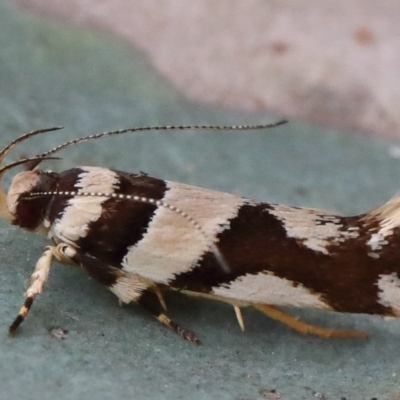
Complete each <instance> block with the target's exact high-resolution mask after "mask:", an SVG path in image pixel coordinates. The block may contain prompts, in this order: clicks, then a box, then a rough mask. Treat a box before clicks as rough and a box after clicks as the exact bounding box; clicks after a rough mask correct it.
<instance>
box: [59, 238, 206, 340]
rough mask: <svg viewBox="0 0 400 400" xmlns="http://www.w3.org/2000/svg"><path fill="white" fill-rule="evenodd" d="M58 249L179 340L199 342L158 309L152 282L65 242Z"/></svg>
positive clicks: (160, 299)
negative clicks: (169, 330)
mask: <svg viewBox="0 0 400 400" xmlns="http://www.w3.org/2000/svg"><path fill="white" fill-rule="evenodd" d="M62 251H63V253H64V254H65V255H66V257H67V258H68V259H70V260H72V261H73V262H74V263H75V264H77V265H81V266H82V267H83V268H84V269H85V270H86V271H87V272H88V274H89V275H90V276H91V277H93V278H94V279H96V280H97V281H98V282H100V283H102V284H103V285H105V286H106V287H107V288H108V289H109V290H110V291H111V292H113V293H114V294H115V295H116V296H117V297H118V299H119V300H120V302H121V303H130V302H135V303H138V304H139V305H140V306H142V307H143V308H145V309H146V310H147V311H149V312H150V313H151V314H153V315H154V317H155V318H156V319H157V320H158V321H160V322H161V323H162V324H164V325H166V326H168V328H170V329H172V330H173V331H174V332H176V333H177V334H178V335H180V336H181V337H182V338H183V339H186V340H189V341H190V342H193V343H196V344H199V343H200V340H199V339H198V338H197V336H196V334H195V333H194V332H192V331H191V330H189V329H185V328H183V327H181V326H180V325H179V324H177V323H176V322H174V321H172V320H171V319H170V318H169V317H168V316H167V315H166V314H164V313H163V312H161V311H160V309H159V306H160V305H161V307H162V308H163V309H164V310H165V309H166V305H165V302H164V299H163V297H162V292H161V290H160V288H159V287H157V286H156V285H155V284H154V283H153V282H150V281H147V280H145V279H143V278H141V277H140V276H138V275H135V274H129V273H126V272H124V271H123V270H121V269H119V268H115V267H113V266H111V265H108V264H107V263H105V262H103V261H101V260H99V259H97V258H95V257H93V256H91V255H89V254H84V253H80V252H79V250H78V249H75V248H73V247H71V246H68V245H65V246H64V247H63V248H62Z"/></svg>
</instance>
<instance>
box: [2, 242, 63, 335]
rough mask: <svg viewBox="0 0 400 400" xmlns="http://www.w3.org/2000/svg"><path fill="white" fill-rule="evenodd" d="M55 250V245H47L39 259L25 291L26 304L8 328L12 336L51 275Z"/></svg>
mask: <svg viewBox="0 0 400 400" xmlns="http://www.w3.org/2000/svg"><path fill="white" fill-rule="evenodd" d="M55 251H56V248H55V247H53V246H49V247H46V249H45V251H44V253H43V255H42V256H41V257H40V258H39V260H38V261H37V263H36V266H35V269H34V270H33V273H32V275H31V279H30V281H29V284H28V288H27V290H26V292H25V302H24V305H23V306H22V307H21V309H20V310H19V313H18V315H17V317H16V318H15V319H14V322H13V323H12V324H11V325H10V328H9V330H8V333H9V335H10V336H13V335H14V333H15V331H16V330H17V328H18V327H19V326H20V325H21V323H22V322H23V321H24V319H25V318H26V316H27V315H28V314H29V310H30V309H31V307H32V304H33V301H34V300H35V297H36V295H38V294H40V293H42V292H43V289H44V285H45V283H46V281H47V278H48V276H49V272H50V267H51V262H52V259H53V256H54V252H55Z"/></svg>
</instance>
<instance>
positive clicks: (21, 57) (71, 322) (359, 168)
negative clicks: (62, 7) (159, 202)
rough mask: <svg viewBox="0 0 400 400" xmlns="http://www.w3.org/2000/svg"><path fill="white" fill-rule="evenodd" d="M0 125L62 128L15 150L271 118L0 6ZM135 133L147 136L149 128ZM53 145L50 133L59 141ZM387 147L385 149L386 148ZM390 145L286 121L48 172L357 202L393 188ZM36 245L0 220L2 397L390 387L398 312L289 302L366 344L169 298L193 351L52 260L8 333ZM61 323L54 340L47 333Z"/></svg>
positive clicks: (385, 395)
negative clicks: (196, 91)
mask: <svg viewBox="0 0 400 400" xmlns="http://www.w3.org/2000/svg"><path fill="white" fill-rule="evenodd" d="M0 46H1V47H0V49H1V51H0V82H1V90H0V110H1V114H0V128H1V139H0V140H1V141H0V145H4V144H6V143H8V141H10V140H11V138H14V137H15V136H16V135H17V134H18V133H21V132H23V131H26V130H31V129H35V128H39V127H44V126H52V125H65V126H66V127H67V129H65V131H62V132H60V133H58V134H56V136H51V135H48V136H43V137H42V138H41V139H37V140H35V141H32V142H31V143H32V144H30V145H29V146H26V147H23V146H21V149H20V150H16V151H15V153H14V155H15V157H19V156H20V155H21V153H26V152H30V153H35V152H39V151H42V150H44V149H46V148H47V147H49V146H50V145H52V144H55V143H58V142H59V141H61V140H65V139H66V138H71V137H73V136H77V135H81V134H86V133H92V132H98V131H103V130H108V129H116V128H121V127H127V126H138V125H146V124H160V123H162V124H164V123H167V124H169V123H174V124H177V123H184V124H186V123H189V122H190V123H192V122H194V123H246V122H257V121H262V120H264V121H265V120H267V121H270V120H272V119H273V118H271V117H269V118H267V117H263V116H251V115H244V114H238V113H237V114H235V113H233V112H223V111H218V110H211V109H207V108H205V107H199V106H196V105H193V104H189V103H188V102H185V101H184V100H183V99H182V98H181V97H180V96H179V95H178V94H177V93H176V92H174V90H173V89H172V88H171V87H170V86H169V84H168V83H166V82H165V81H164V80H163V79H162V78H161V77H159V76H158V75H157V74H156V72H155V71H153V69H152V68H151V67H150V66H149V65H148V64H147V62H146V61H144V59H143V57H142V55H141V54H139V53H137V52H133V51H131V50H130V49H128V48H126V47H124V46H123V45H121V44H119V43H118V42H117V41H114V40H112V39H110V38H107V37H104V36H101V35H100V34H94V33H90V32H83V31H77V30H76V29H67V28H65V27H62V26H61V25H58V24H55V23H52V24H49V23H46V22H44V21H41V20H39V19H36V18H33V17H26V16H22V15H21V14H19V13H16V12H13V11H10V9H8V8H6V7H5V6H3V5H1V3H0ZM145 136H146V137H145ZM60 138H62V139H60ZM392 144H393V143H392ZM392 144H391V143H389V142H383V141H381V142H378V141H376V140H372V139H370V138H368V137H366V136H365V135H364V136H361V135H357V134H353V135H349V134H347V133H340V132H338V131H335V130H332V129H331V130H328V129H322V128H315V127H314V128H311V127H309V126H305V125H304V124H298V123H292V124H291V125H289V126H286V127H284V128H279V131H278V130H276V131H275V132H273V131H269V132H257V133H254V132H253V133H235V134H231V133H227V134H215V133H207V134H199V133H192V132H190V133H185V132H181V133H177V134H160V133H154V134H141V135H137V136H135V137H131V138H128V137H121V138H119V139H108V140H104V141H99V142H98V143H96V144H95V145H86V146H78V147H76V148H75V149H72V150H69V151H68V152H65V153H64V155H65V158H66V160H65V161H62V162H61V164H60V165H59V166H58V168H68V167H70V166H73V165H77V164H81V165H82V164H94V165H104V166H109V167H116V168H120V169H124V170H129V171H139V170H143V171H146V172H149V173H151V174H152V175H154V176H159V177H163V178H168V179H171V180H179V181H185V182H189V183H192V184H197V185H201V186H204V187H208V188H215V189H219V190H225V191H229V192H234V191H235V192H236V191H240V193H241V194H243V195H246V196H248V197H254V198H257V199H260V200H265V201H280V202H285V203H292V204H299V205H307V206H314V207H315V206H319V207H323V208H332V209H336V210H338V211H342V212H345V213H353V212H354V213H356V212H361V211H363V210H365V209H368V208H370V207H372V206H374V205H377V204H379V203H380V202H381V201H383V200H385V199H387V198H388V197H390V196H391V195H393V194H394V193H395V192H396V191H397V189H398V187H399V184H400V180H399V172H400V162H399V160H397V159H393V158H390V157H389V153H388V149H389V147H390V146H391V145H392ZM45 243H46V240H45V239H44V238H41V237H39V236H35V235H30V234H27V233H24V232H22V231H20V230H18V229H16V228H12V227H8V226H6V224H5V223H2V224H1V225H0V257H1V265H2V268H3V271H2V274H1V275H0V304H1V307H0V321H1V324H0V328H1V329H0V332H1V331H2V332H3V334H0V354H1V364H0V398H1V399H18V400H24V399H41V400H46V399H55V398H56V399H58V400H63V399H69V400H74V399H96V400H102V399H110V398H115V399H147V398H155V399H157V398H159V399H189V398H190V399H217V398H218V399H232V400H234V399H237V400H238V399H259V398H261V397H260V395H259V391H260V390H264V389H268V390H270V389H276V390H277V391H278V392H279V393H280V394H281V396H282V399H286V400H288V399H289V400H292V399H293V400H297V399H315V398H318V397H317V395H316V393H321V394H324V395H325V396H326V398H327V399H339V398H340V397H341V396H344V397H346V398H347V399H348V400H350V399H351V400H354V399H355V400H357V399H371V398H372V397H374V396H377V397H378V398H379V399H380V400H381V399H389V398H390V397H391V396H393V395H394V394H398V393H400V375H399V374H400V368H399V365H400V363H399V359H400V349H399V344H398V343H399V337H400V321H390V322H387V321H383V320H382V319H380V318H373V317H367V316H354V315H339V314H330V313H322V312H308V311H301V312H299V313H298V314H301V315H302V316H304V317H305V318H306V319H307V320H309V321H314V322H315V323H318V324H321V325H324V326H332V327H346V328H348V327H352V328H359V329H363V330H366V331H368V332H370V333H371V336H372V338H371V340H369V341H362V340H348V341H339V340H331V341H325V340H321V339H315V338H310V337H301V336H299V335H297V334H295V333H293V332H291V331H289V330H288V329H287V328H286V327H284V326H282V325H280V324H279V323H276V322H273V321H271V320H269V319H267V318H264V317H263V316H262V315H260V314H258V313H256V312H253V311H250V310H245V313H244V314H245V320H246V326H247V332H246V333H242V332H241V331H240V330H239V328H238V326H237V323H236V321H235V318H234V314H233V310H232V309H231V308H229V307H227V306H225V305H219V304H215V303H211V302H203V301H195V300H192V299H186V298H184V297H182V296H172V298H170V299H169V304H170V313H171V314H172V315H173V317H174V318H175V319H176V320H177V321H179V322H181V323H182V324H183V325H185V326H188V327H190V328H192V329H193V330H195V331H196V332H197V333H198V335H199V336H200V337H201V339H202V340H203V345H202V346H198V347H196V346H194V345H192V344H190V343H187V342H184V341H182V340H181V339H180V338H178V337H176V336H175V335H174V334H172V333H170V332H169V331H167V330H166V329H164V328H163V327H162V326H160V325H159V324H158V323H157V322H156V321H154V320H153V319H152V318H151V317H149V316H148V315H147V314H145V313H144V312H142V311H141V310H138V309H137V308H136V307H134V306H129V307H124V308H120V307H118V305H117V302H116V299H115V297H114V296H113V295H112V294H110V293H108V292H107V291H105V290H104V289H103V288H102V287H100V286H99V285H97V284H96V283H94V282H92V281H89V280H88V279H87V278H86V276H85V275H84V274H82V273H80V272H79V271H77V270H74V269H71V268H66V267H63V266H59V265H56V266H55V268H54V270H53V271H52V274H51V277H50V281H49V284H48V290H47V291H46V293H45V294H44V295H42V296H41V297H40V299H38V301H37V302H36V303H35V305H34V307H33V312H32V314H31V315H30V317H29V319H28V320H27V321H26V323H25V324H24V325H23V328H22V329H21V331H20V332H19V335H18V337H17V338H15V339H10V338H8V337H7V336H6V330H7V325H8V324H9V322H11V321H12V319H13V317H14V316H15V313H16V312H17V309H18V307H19V306H20V304H21V302H22V293H23V290H24V285H25V283H26V281H27V279H28V278H29V275H30V272H31V269H32V267H33V265H34V263H35V261H36V260H37V258H38V257H39V255H40V254H41V250H42V248H43V246H44V245H45ZM54 326H57V327H62V328H65V329H69V330H70V335H69V337H68V338H67V339H66V340H65V341H61V340H57V339H55V338H53V337H52V336H51V335H50V334H49V333H48V329H49V328H51V327H54Z"/></svg>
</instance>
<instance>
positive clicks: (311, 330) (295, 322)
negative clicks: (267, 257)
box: [254, 304, 368, 339]
mask: <svg viewBox="0 0 400 400" xmlns="http://www.w3.org/2000/svg"><path fill="white" fill-rule="evenodd" d="M254 307H255V308H256V309H257V310H259V311H261V312H262V313H264V314H266V315H268V316H269V317H271V318H273V319H275V320H277V321H280V322H283V323H284V324H286V325H287V326H289V327H290V328H292V329H294V330H295V331H297V332H299V333H302V334H303V335H315V336H319V337H322V338H324V339H330V338H364V339H367V338H368V334H367V333H365V332H362V331H342V330H336V329H329V328H322V327H319V326H315V325H311V324H308V323H306V322H304V321H301V320H300V319H298V318H295V317H293V316H292V315H290V314H288V313H286V312H284V311H282V310H280V309H279V308H277V307H273V306H271V305H268V304H256V305H254Z"/></svg>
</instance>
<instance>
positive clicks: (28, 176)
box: [0, 127, 61, 223]
mask: <svg viewBox="0 0 400 400" xmlns="http://www.w3.org/2000/svg"><path fill="white" fill-rule="evenodd" d="M58 129H61V128H60V127H55V128H48V129H40V130H36V131H32V132H28V133H25V134H23V135H22V136H20V137H18V138H17V139H15V140H13V141H12V142H11V143H10V144H8V145H7V146H6V147H4V148H3V149H2V150H0V167H1V166H2V164H3V161H4V158H5V157H6V156H7V155H8V154H9V153H10V151H11V150H12V149H13V148H14V147H15V146H16V145H17V144H18V143H21V142H23V141H25V140H26V139H29V138H31V137H32V136H35V135H38V134H41V133H44V132H52V131H55V130H58ZM45 159H54V157H47V156H43V155H38V156H34V157H30V158H24V159H21V160H18V161H16V162H13V163H11V164H7V165H6V166H3V167H1V168H0V217H1V218H3V219H5V220H6V221H8V222H11V223H13V222H14V221H15V213H16V209H17V204H18V202H19V200H20V198H21V196H23V195H24V193H27V192H29V191H31V190H32V189H33V188H34V187H35V185H37V184H38V181H39V179H40V175H41V174H42V172H41V171H40V170H38V169H37V168H36V167H37V165H38V164H39V163H40V162H41V161H43V160H45ZM23 164H24V165H26V171H24V172H20V173H19V174H17V175H16V176H15V177H14V178H13V179H12V182H11V185H10V188H9V190H8V194H6V192H5V191H4V189H3V187H2V185H1V182H2V179H3V177H4V174H5V173H6V172H7V171H9V170H11V169H13V168H15V167H17V166H19V165H23Z"/></svg>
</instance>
